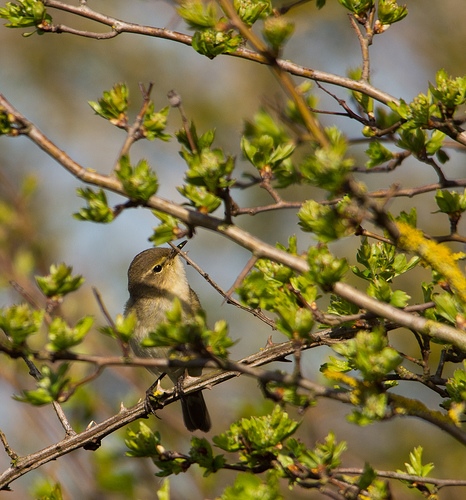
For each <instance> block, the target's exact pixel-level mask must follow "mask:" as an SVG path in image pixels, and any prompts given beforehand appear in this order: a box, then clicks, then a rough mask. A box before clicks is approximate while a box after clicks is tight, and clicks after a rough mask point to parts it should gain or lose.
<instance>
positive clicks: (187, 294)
mask: <svg viewBox="0 0 466 500" xmlns="http://www.w3.org/2000/svg"><path fill="white" fill-rule="evenodd" d="M185 243H186V242H183V243H181V244H180V245H178V248H179V249H181V248H183V246H184V244H185ZM128 291H129V300H128V302H127V303H126V307H125V314H129V313H135V314H136V318H137V323H136V328H135V330H134V334H133V337H132V339H131V342H130V344H131V348H132V349H133V351H134V353H135V354H136V355H137V356H140V357H152V358H163V357H167V356H168V350H169V349H168V348H167V347H150V348H145V347H142V346H141V344H140V342H141V340H142V339H144V338H145V337H147V335H148V333H149V332H152V331H155V329H156V327H157V325H158V324H159V323H161V322H163V321H165V320H166V313H167V311H170V310H171V309H172V308H173V300H174V299H175V298H177V299H178V300H179V301H180V303H181V307H182V310H183V317H184V318H189V317H191V316H193V315H194V314H195V313H196V311H197V310H199V309H200V307H201V305H200V303H199V299H198V297H197V295H196V293H195V292H194V291H193V290H192V288H191V287H190V286H189V283H188V280H187V278H186V272H185V269H184V265H183V263H182V262H181V259H180V257H179V255H178V252H177V251H176V250H175V249H168V248H150V249H148V250H145V251H144V252H141V253H140V254H138V255H136V257H135V258H134V259H133V261H132V262H131V265H130V266H129V269H128ZM150 370H151V371H152V372H153V373H155V374H157V375H161V374H162V372H164V373H166V374H167V375H168V376H169V377H170V379H171V380H172V382H173V383H174V384H178V381H179V380H180V377H183V375H184V373H185V369H184V368H166V369H164V370H162V369H158V368H150ZM201 372H202V369H201V368H195V369H189V371H188V376H195V377H196V376H197V377H198V376H200V375H201ZM180 399H181V407H182V410H183V420H184V423H185V426H186V428H187V429H188V430H189V431H195V430H196V429H199V430H201V431H204V432H207V431H208V430H209V429H210V426H211V423H210V416H209V412H208V411H207V407H206V404H205V401H204V397H203V395H202V393H201V392H200V391H199V392H194V393H191V394H187V395H185V396H182V397H181V398H180Z"/></svg>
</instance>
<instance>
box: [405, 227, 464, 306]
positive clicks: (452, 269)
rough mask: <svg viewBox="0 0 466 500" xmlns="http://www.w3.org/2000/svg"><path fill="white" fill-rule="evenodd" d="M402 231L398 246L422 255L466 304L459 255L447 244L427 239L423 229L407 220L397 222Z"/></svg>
mask: <svg viewBox="0 0 466 500" xmlns="http://www.w3.org/2000/svg"><path fill="white" fill-rule="evenodd" d="M396 225H397V227H398V230H399V232H400V235H399V238H398V246H399V247H401V248H403V249H404V250H407V251H408V252H413V253H415V254H416V255H418V256H419V257H421V258H422V259H423V260H424V261H425V262H426V263H427V264H429V266H430V267H432V269H434V270H435V271H437V272H438V273H440V274H441V275H442V276H443V277H444V278H445V280H446V281H447V283H448V284H449V285H450V287H451V288H452V290H453V291H454V292H455V294H456V295H457V297H458V298H459V299H460V300H461V302H462V303H463V304H465V305H466V277H465V276H464V274H463V273H462V272H461V270H460V268H459V267H458V263H457V260H458V256H457V255H455V254H454V253H453V252H452V251H451V250H450V249H449V248H448V247H447V246H446V245H444V244H442V243H437V242H436V241H433V240H429V239H427V238H426V237H425V236H424V234H423V233H422V231H420V230H419V229H416V228H414V227H412V226H410V225H409V224H406V223H405V222H397V223H396Z"/></svg>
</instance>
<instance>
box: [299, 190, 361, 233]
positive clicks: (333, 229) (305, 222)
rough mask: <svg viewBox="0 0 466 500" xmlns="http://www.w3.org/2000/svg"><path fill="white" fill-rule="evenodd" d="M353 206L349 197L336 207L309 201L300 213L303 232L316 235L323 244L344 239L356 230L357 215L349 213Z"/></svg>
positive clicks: (304, 204)
mask: <svg viewBox="0 0 466 500" xmlns="http://www.w3.org/2000/svg"><path fill="white" fill-rule="evenodd" d="M351 206H352V202H351V199H350V198H349V197H348V196H345V197H344V198H343V199H342V200H340V201H339V202H338V203H336V204H335V205H322V204H321V203H318V202H317V201H314V200H307V201H305V202H304V203H303V205H302V207H301V208H300V210H299V212H298V218H299V225H300V226H301V228H302V230H303V231H305V232H311V233H314V234H315V235H316V236H317V238H318V240H319V241H321V242H322V243H329V242H330V241H334V240H338V239H340V238H344V237H345V236H349V235H350V234H352V233H354V230H355V225H356V223H355V217H354V215H355V213H354V212H351V213H350V212H349V210H350V208H351Z"/></svg>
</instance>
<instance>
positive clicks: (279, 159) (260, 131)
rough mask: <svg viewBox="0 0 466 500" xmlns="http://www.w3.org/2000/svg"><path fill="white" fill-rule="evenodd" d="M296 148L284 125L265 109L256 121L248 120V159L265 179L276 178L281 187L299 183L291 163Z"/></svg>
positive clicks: (245, 148)
mask: <svg viewBox="0 0 466 500" xmlns="http://www.w3.org/2000/svg"><path fill="white" fill-rule="evenodd" d="M291 113H292V111H290V113H288V114H291ZM295 147H296V146H295V144H294V141H293V140H292V138H291V136H290V135H289V134H288V133H287V131H286V129H285V128H284V127H283V125H281V123H280V122H279V121H278V120H275V119H274V118H273V117H272V116H271V114H270V113H269V112H267V111H266V110H265V109H263V108H262V109H260V110H259V111H258V112H257V113H256V114H255V115H254V117H253V119H252V120H246V121H245V125H244V131H243V136H242V138H241V149H242V151H243V154H244V156H245V158H246V159H247V160H248V161H249V162H250V163H251V164H252V165H253V167H254V168H256V169H257V170H258V171H259V173H260V175H261V177H262V178H270V176H271V175H272V176H273V177H272V180H274V181H276V184H277V187H279V188H283V187H287V186H289V185H290V184H295V183H297V182H299V175H298V172H297V171H296V169H295V167H294V166H293V163H292V161H291V155H292V154H293V152H294V151H295Z"/></svg>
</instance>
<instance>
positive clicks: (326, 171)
mask: <svg viewBox="0 0 466 500" xmlns="http://www.w3.org/2000/svg"><path fill="white" fill-rule="evenodd" d="M325 133H326V136H327V138H328V140H329V145H328V146H326V147H318V148H316V149H315V150H314V151H313V153H312V154H310V155H309V156H308V157H307V158H305V159H304V160H303V162H302V163H301V164H300V166H299V171H300V173H301V175H302V177H303V180H304V182H306V183H309V184H312V185H313V186H317V187H320V188H321V189H325V190H327V191H329V192H331V193H340V192H341V189H342V186H343V185H344V183H345V181H346V179H347V176H348V174H349V172H350V171H351V168H352V167H353V165H354V160H353V159H352V158H349V157H348V156H347V150H348V142H347V140H346V138H345V137H344V135H343V134H342V132H341V131H340V130H339V129H338V128H336V127H329V128H326V129H325Z"/></svg>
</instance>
